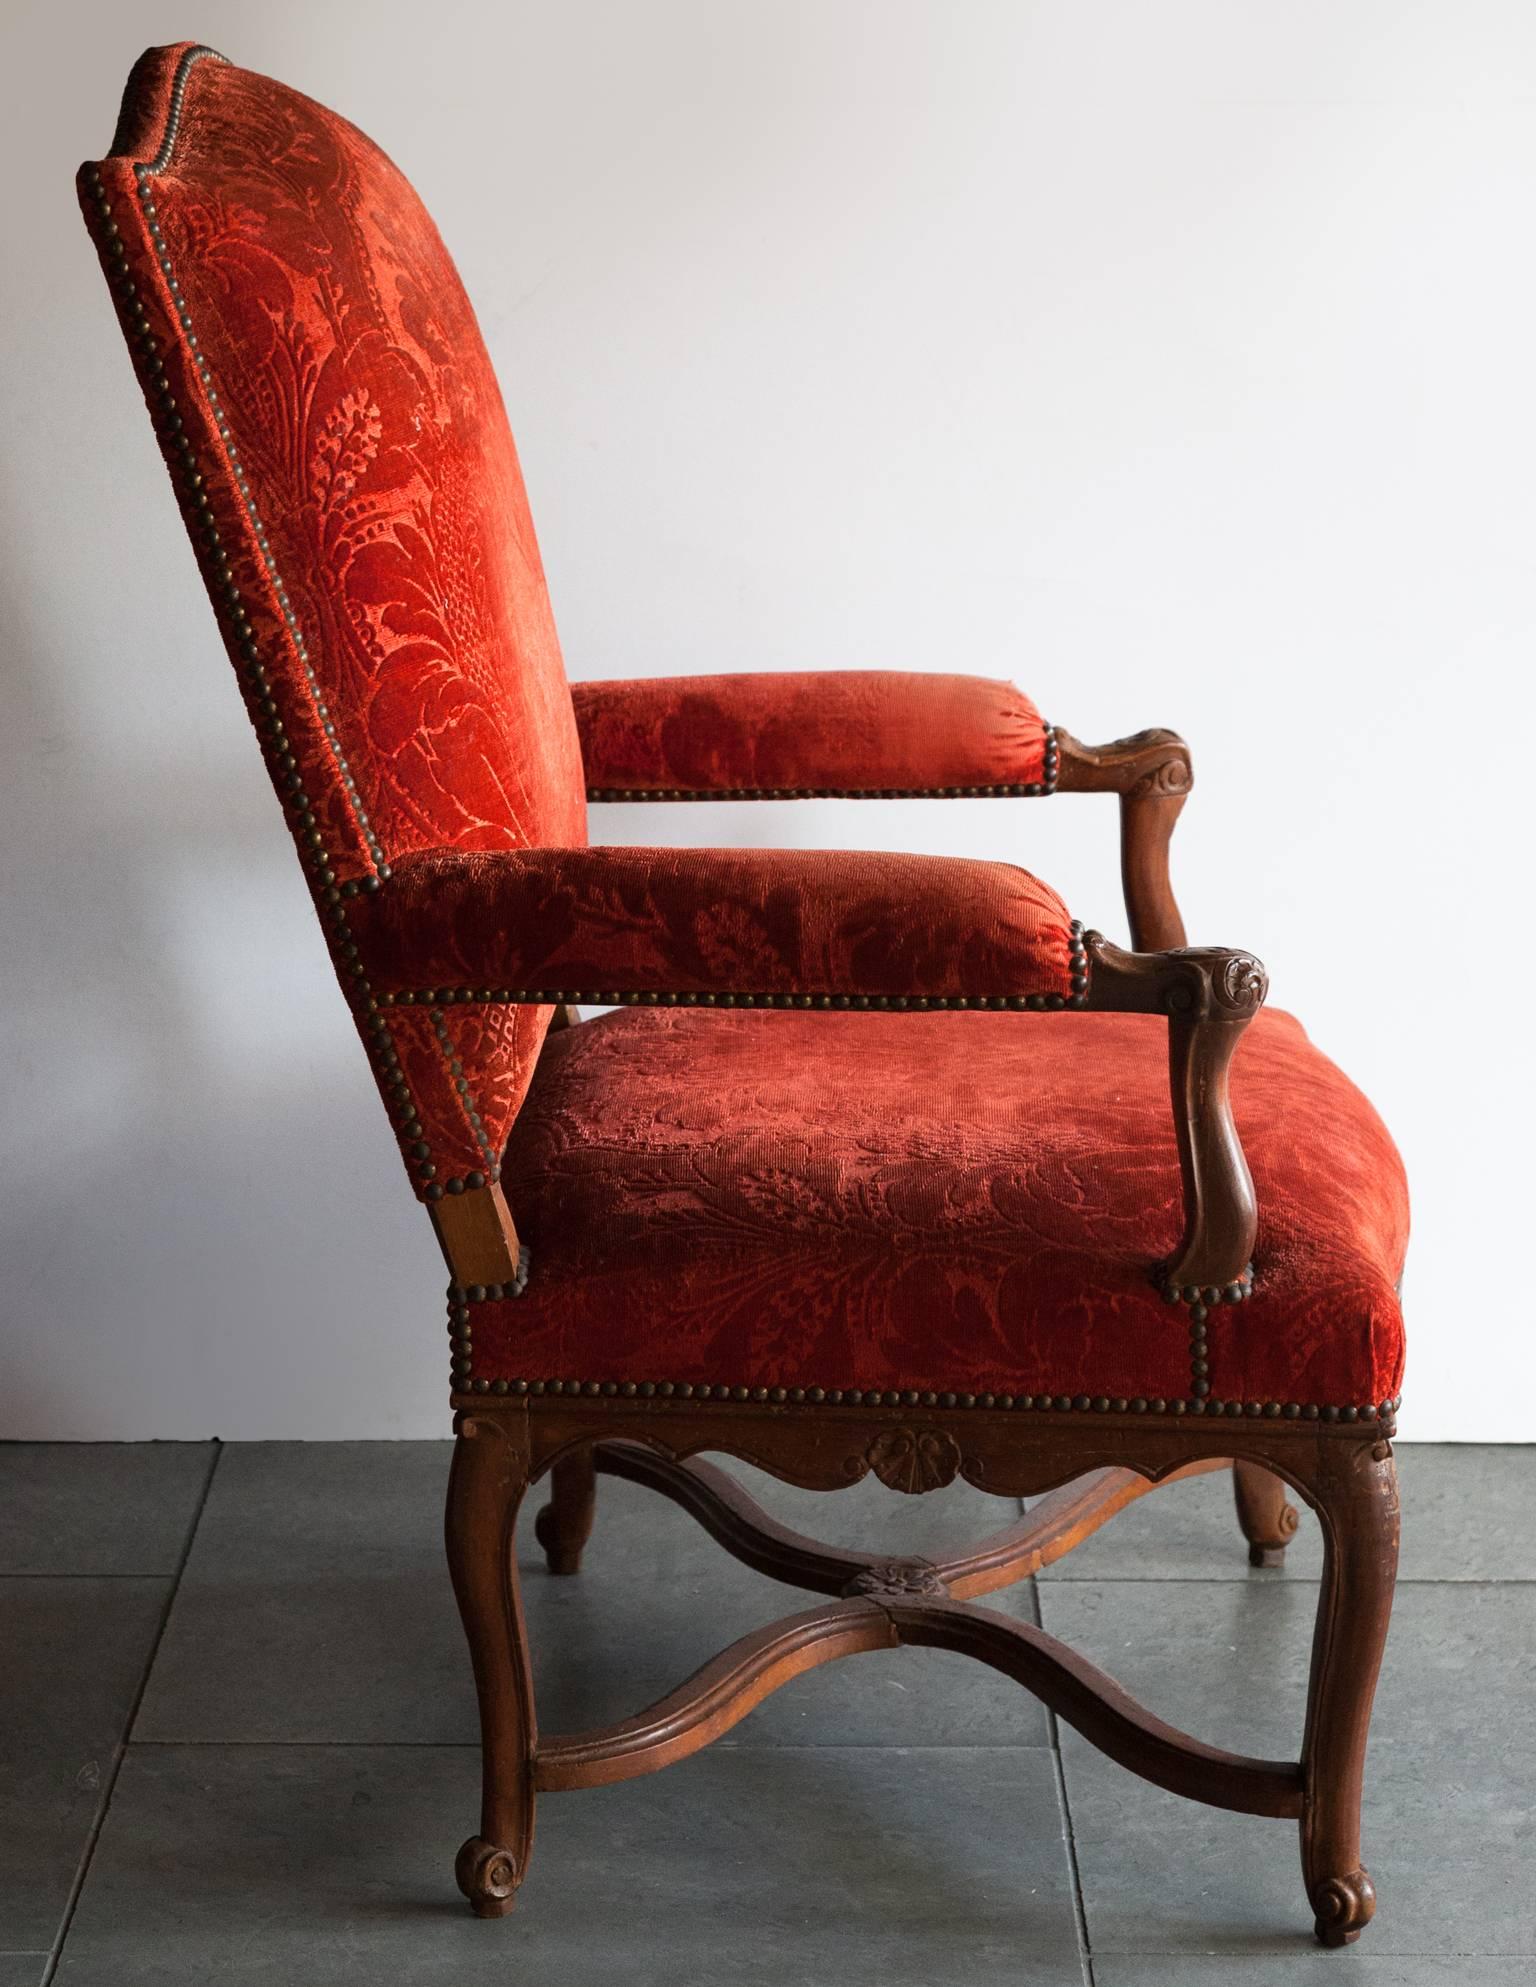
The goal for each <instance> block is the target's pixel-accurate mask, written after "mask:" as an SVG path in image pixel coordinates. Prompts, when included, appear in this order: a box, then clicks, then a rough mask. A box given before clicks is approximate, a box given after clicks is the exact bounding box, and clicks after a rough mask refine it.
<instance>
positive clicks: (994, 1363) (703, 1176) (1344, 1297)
mask: <svg viewBox="0 0 1536 1987" xmlns="http://www.w3.org/2000/svg"><path fill="white" fill-rule="evenodd" d="M1232 1084H1233V1094H1234V1098H1235V1102H1236V1110H1237V1121H1238V1125H1239V1128H1240V1130H1241V1133H1242V1137H1243V1141H1244V1144H1245V1146H1246V1148H1247V1153H1248V1158H1249V1162H1250V1164H1251V1166H1252V1169H1253V1176H1254V1181H1255V1184H1256V1187H1257V1190H1258V1202H1259V1218H1260V1230H1259V1243H1258V1249H1257V1252H1256V1256H1255V1272H1256V1277H1255V1294H1254V1295H1253V1297H1252V1298H1251V1299H1250V1300H1249V1301H1248V1302H1246V1303H1243V1304H1232V1305H1221V1306H1218V1307H1217V1308H1216V1309H1215V1310H1214V1311H1213V1312H1212V1314H1211V1319H1210V1323H1209V1326H1208V1343H1209V1346H1210V1352H1209V1366H1210V1373H1209V1384H1210V1386H1211V1389H1212V1392H1211V1402H1212V1404H1215V1403H1220V1404H1221V1406H1222V1409H1223V1411H1232V1412H1236V1411H1238V1408H1237V1407H1236V1405H1235V1404H1238V1403H1241V1404H1243V1411H1252V1412H1260V1413H1262V1412H1264V1411H1265V1409H1266V1406H1267V1405H1268V1404H1272V1405H1273V1407H1274V1411H1275V1412H1277V1413H1280V1412H1283V1411H1284V1409H1285V1408H1286V1407H1287V1406H1291V1407H1293V1408H1296V1409H1301V1410H1305V1409H1307V1408H1313V1409H1318V1410H1321V1409H1345V1410H1348V1411H1351V1412H1352V1411H1353V1410H1355V1409H1357V1408H1359V1407H1362V1406H1375V1405H1379V1404H1380V1403H1382V1402H1383V1401H1387V1400H1390V1399H1393V1398H1395V1396H1396V1394H1397V1392H1398V1388H1399V1383H1400V1379H1401V1371H1402V1356H1403V1334H1402V1316H1401V1312H1400V1310H1399V1306H1398V1301H1397V1296H1396V1291H1395V1287H1394V1286H1395V1284H1396V1281H1397V1279H1398V1277H1399V1275H1400V1272H1401V1269H1402V1262H1403V1252H1404V1248H1405V1245H1406V1241H1407V1221H1408V1217H1407V1196H1406V1189H1405V1186H1404V1181H1403V1174H1402V1167H1401V1164H1400V1162H1399V1160H1398V1158H1397V1155H1396V1153H1395V1151H1394V1150H1393V1147H1392V1143H1391V1141H1390V1139H1389V1138H1388V1136H1387V1133H1386V1131H1385V1129H1384V1128H1383V1126H1382V1124H1381V1121H1380V1119H1379V1118H1378V1117H1377V1116H1376V1114H1375V1112H1374V1111H1373V1110H1372V1109H1371V1107H1370V1105H1369V1104H1368V1103H1367V1102H1366V1100H1365V1099H1364V1098H1363V1097H1362V1096H1361V1095H1360V1093H1359V1091H1358V1090H1356V1089H1355V1088H1354V1086H1353V1085H1352V1084H1351V1083H1350V1082H1349V1081H1348V1079H1347V1078H1345V1077H1344V1076H1343V1075H1342V1074H1341V1073H1340V1072H1339V1071H1338V1070H1337V1069H1336V1068H1335V1067H1334V1066H1333V1064H1332V1063H1330V1062H1329V1061H1328V1060H1327V1058H1326V1057H1324V1056H1322V1055H1320V1054H1319V1053H1318V1052H1317V1050H1316V1049H1314V1048H1313V1047H1312V1046H1311V1044H1310V1043H1309V1042H1308V1040H1307V1038H1306V1036H1305V1034H1304V1033H1303V1032H1302V1030H1301V1028H1300V1026H1299V1025H1298V1024H1297V1023H1296V1022H1295V1021H1294V1020H1293V1019H1291V1017H1290V1016H1289V1015H1284V1014H1277V1013H1272V1012H1271V1013H1265V1014H1261V1015H1260V1016H1259V1018H1258V1019H1257V1021H1256V1022H1255V1023H1254V1024H1253V1026H1252V1027H1251V1028H1250V1029H1249V1030H1248V1033H1247V1035H1246V1037H1245V1039H1244V1041H1243V1044H1242V1046H1241V1048H1240V1049H1239V1051H1238V1055H1237V1059H1236V1062H1235V1064H1234V1066H1233V1075H1232ZM1298 1125H1304V1126H1305V1128H1306V1135H1305V1136H1304V1137H1298V1136H1297V1133H1296V1128H1297V1126H1298ZM503 1179H504V1184H505V1186H506V1191H507V1195H508V1198H509V1200H510V1201H511V1203H512V1205H513V1207H514V1208H515V1210H516V1213H517V1218H518V1226H519V1230H520V1232H521V1234H522V1236H523V1238H524V1240H525V1241H526V1242H528V1243H529V1244H530V1245H531V1251H532V1274H531V1276H530V1278H529V1281H528V1286H527V1289H526V1291H525V1292H524V1294H523V1295H522V1296H521V1297H518V1298H501V1299H499V1300H486V1301H474V1302H471V1303H470V1305H469V1313H470V1322H469V1333H470V1353H469V1360H470V1366H469V1372H470V1376H471V1380H472V1384H473V1385H474V1386H475V1387H477V1388H480V1389H482V1390H483V1389H485V1388H488V1387H491V1386H495V1385H497V1384H498V1383H503V1384H506V1383H510V1384H514V1385H515V1384H518V1383H525V1382H534V1383H541V1384H544V1383H548V1382H551V1381H556V1380H558V1381H560V1382H562V1383H572V1384H577V1383H592V1384H594V1385H601V1384H602V1383H605V1382H606V1383H616V1384H618V1385H620V1386H624V1385H626V1384H630V1385H635V1386H655V1385H659V1384H662V1383H665V1384H666V1385H668V1386H669V1387H676V1386H678V1385H686V1386H688V1387H690V1388H698V1387H701V1386H709V1387H712V1388H718V1387H722V1386H724V1387H730V1388H736V1387H742V1388H746V1389H752V1388H756V1387H766V1388H769V1389H772V1388H776V1387H782V1388H785V1389H793V1388H805V1389H810V1388H813V1387H819V1388H823V1389H834V1388H838V1389H852V1388H856V1389H860V1390H869V1389H881V1390H884V1389H896V1390H900V1391H903V1392H905V1391H916V1392H918V1393H921V1392H923V1391H926V1390H931V1391H935V1392H939V1393H945V1392H953V1393H957V1394H960V1395H978V1394H991V1395H997V1396H1003V1395H1006V1396H1009V1397H1020V1396H1026V1395H1027V1396H1029V1397H1030V1398H1031V1399H1032V1400H1034V1401H1035V1402H1036V1403H1037V1404H1039V1405H1041V1406H1043V1405H1045V1401H1046V1397H1049V1398H1051V1399H1053V1400H1055V1401H1056V1402H1057V1404H1058V1405H1069V1404H1070V1403H1071V1401H1072V1400H1073V1399H1076V1400H1077V1402H1078V1403H1079V1404H1080V1405H1082V1406H1085V1407H1087V1406H1091V1405H1092V1404H1093V1403H1094V1402H1099V1403H1102V1404H1104V1405H1110V1404H1113V1403H1114V1402H1116V1401H1119V1402H1132V1403H1134V1402H1141V1403H1143V1404H1146V1405H1156V1406H1157V1407H1159V1408H1162V1409H1165V1410H1166V1409H1168V1408H1172V1409H1173V1410H1174V1411H1177V1409H1178V1407H1179V1406H1180V1405H1182V1406H1183V1407H1185V1408H1186V1409H1189V1408H1192V1406H1193V1404H1194V1402H1195V1401H1196V1399H1197V1395H1196V1392H1195V1388H1194V1380H1195V1378H1196V1377H1197V1376H1195V1375H1194V1374H1193V1373H1192V1371H1191V1364H1190V1360H1191V1354H1190V1345H1189V1317H1188V1313H1187V1311H1186V1310H1185V1308H1184V1307H1183V1306H1182V1305H1180V1304H1169V1303H1167V1302H1166V1301H1165V1300H1164V1299H1163V1298H1162V1297H1161V1295H1160V1294H1159V1293H1158V1291H1157V1290H1156V1289H1155V1288H1154V1287H1153V1284H1152V1282H1151V1280H1150V1277H1149V1267H1148V1266H1149V1265H1150V1264H1152V1263H1154V1262H1155V1261H1156V1260H1157V1259H1158V1258H1159V1257H1160V1256H1163V1255H1166V1253H1167V1252H1168V1251H1169V1250H1170V1249H1171V1248H1172V1247H1173V1245H1174V1243H1175V1242H1176V1241H1177V1239H1178V1234H1179V1226H1180V1218H1181V1201H1180V1189H1179V1172H1178V1163H1177V1159H1176V1156H1175V1150H1174V1141H1173V1130H1172V1126H1171V1123H1170V1119H1169V1110H1168V1087H1167V1028H1166V1024H1165V1023H1163V1022H1161V1021H1159V1020H1157V1019H1155V1018H1153V1017H1151V1016H1142V1015H1108V1014H1098V1013H1088V1014H1071V1015H1062V1016H1055V1017H1044V1016H1030V1017H1023V1016H1017V1015H1011V1014H938V1015H905V1016H897V1015H867V1014H861V1015H850V1014H816V1015H802V1014H762V1013H745V1014H743V1013H733V1014H728V1015H726V1014H705V1013H700V1012H688V1011H675V1012H668V1013H652V1012H635V1011H627V1012H624V1013H620V1014H616V1015H610V1016H608V1017H607V1018H605V1019H601V1020H597V1021H593V1022H588V1023H586V1024H584V1025H583V1026H581V1027H579V1028H573V1029H570V1030H568V1031H566V1032H565V1033H563V1034H560V1035H556V1036H551V1037H550V1039H549V1042H548V1045H547V1047H546V1050H545V1053H544V1057H543V1059H542V1061H541V1063H540V1067H539V1073H538V1075H537V1077H536V1079H535V1081H534V1085H533V1089H532V1092H531V1094H530V1096H529V1099H528V1103H527V1105H526V1107H525V1109H524V1111H523V1113H522V1116H521V1117H520V1118H519V1120H518V1123H517V1126H516V1128H515V1130H514V1132H513V1135H512V1139H511V1143H510V1145H509V1147H508V1150H507V1154H506V1162H505V1169H504V1174H503ZM471 1296H472V1297H473V1296H474V1293H471ZM1249 1403H1252V1404H1253V1406H1252V1408H1251V1409H1250V1408H1249V1406H1248V1404H1249ZM1201 1411H1202V1412H1206V1411H1209V1409H1208V1408H1206V1407H1204V1406H1202V1408H1201Z"/></svg>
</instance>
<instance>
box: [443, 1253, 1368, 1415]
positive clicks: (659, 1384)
mask: <svg viewBox="0 0 1536 1987" xmlns="http://www.w3.org/2000/svg"><path fill="white" fill-rule="evenodd" d="M518 1262H519V1265H520V1269H519V1275H518V1279H517V1281H516V1282H515V1283H511V1284H499V1283H493V1284H481V1283H472V1284H461V1283H450V1284H449V1286H448V1336H449V1338H450V1340H451V1341H452V1344H453V1362H452V1378H453V1389H454V1391H455V1392H456V1393H460V1394H519V1395H524V1394H526V1395H536V1396H543V1395H562V1394H563V1395H565V1396H567V1397H569V1396H572V1395H577V1394H580V1395H585V1396H587V1397H588V1398H592V1397H596V1396H603V1397H606V1398H609V1399H613V1398H616V1397H617V1398H622V1399H624V1400H637V1399H638V1400H677V1401H687V1400H694V1401H753V1402H757V1403H762V1402H765V1401H767V1402H771V1403H774V1404H775V1405H780V1404H783V1403H784V1402H788V1403H790V1404H791V1405H793V1406H795V1407H799V1406H802V1405H805V1406H811V1407H929V1408H935V1407H937V1408H992V1409H1003V1410H1006V1411H1011V1412H1013V1413H1027V1412H1029V1411H1031V1410H1033V1411H1034V1412H1037V1413H1045V1414H1154V1415H1171V1416H1173V1417H1174V1418H1175V1419H1178V1418H1179V1417H1181V1416H1183V1415H1190V1414H1193V1415H1210V1416H1214V1417H1217V1418H1219V1417H1220V1416H1222V1415H1227V1416H1229V1417H1246V1418H1248V1419H1249V1420H1256V1419H1259V1418H1260V1417H1262V1418H1264V1419H1266V1420H1270V1421H1276V1420H1281V1419H1283V1420H1286V1421H1326V1422H1370V1423H1378V1424H1379V1425H1380V1432H1381V1433H1382V1434H1384V1435H1392V1434H1395V1433H1396V1428H1397V1422H1396V1415H1397V1410H1398V1408H1399V1407H1401V1406H1402V1399H1403V1397H1402V1395H1401V1394H1399V1395H1397V1396H1396V1397H1395V1399H1392V1400H1387V1401H1381V1402H1379V1403H1378V1404H1375V1405H1370V1406H1365V1407H1321V1406H1319V1405H1318V1404H1317V1403H1316V1402H1307V1403H1305V1404H1303V1403H1302V1402H1300V1401H1246V1402H1245V1401H1207V1400H1168V1399H1164V1398H1163V1397H1161V1396H1159V1397H1157V1398H1156V1399H1150V1398H1148V1397H1146V1396H1144V1395H1140V1394H1138V1395H1137V1396H1136V1397H1135V1398H1134V1399H1132V1398H1129V1397H1127V1396H1125V1395H1123V1394H1122V1395H1117V1396H1114V1397H1111V1396H1110V1395H1108V1394H1097V1395H1090V1394H1075V1395H1073V1394H989V1393H981V1394H970V1393H950V1392H943V1393H940V1392H938V1391H936V1390H935V1389H932V1388H927V1389H923V1390H919V1389H918V1388H916V1387H906V1388H899V1389H898V1388H895V1387H886V1388H880V1387H869V1388H863V1387H742V1386H735V1387H732V1386H723V1385H722V1386H716V1385H713V1384H711V1383H710V1382H709V1381H699V1382H694V1381H689V1380H679V1381H673V1380H483V1379H476V1378H475V1377H474V1373H473V1357H472V1355H473V1350H474V1345H473V1333H472V1331H471V1325H470V1319H471V1307H472V1306H473V1305H476V1304H495V1303H499V1302H502V1301H503V1300H505V1299H507V1298H512V1297H521V1296H522V1294H523V1292H524V1290H525V1289H526V1288H527V1286H528V1270H529V1252H528V1250H527V1249H526V1248H525V1247H521V1246H520V1247H519V1249H518Z"/></svg>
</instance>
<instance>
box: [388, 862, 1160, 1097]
mask: <svg viewBox="0 0 1536 1987" xmlns="http://www.w3.org/2000/svg"><path fill="white" fill-rule="evenodd" d="M352 922H353V930H354V931H355V932H356V934H357V937H358V940H359V943H360V945H361V948H362V957H363V960H364V962H365V964H366V966H367V970H368V976H369V981H370V984H371V985H372V986H373V988H374V989H375V992H376V993H385V992H394V991H397V990H400V989H404V990H407V991H412V992H414V991H418V990H423V989H444V988H447V989H453V990H457V989H467V990H470V991H490V992H496V991H503V992H507V991H510V992H517V991H519V990H522V991H524V992H527V991H530V990H531V991H534V992H541V991H562V992H566V993H577V992H580V993H585V994H586V995H587V996H588V997H589V998H592V997H595V996H596V995H597V994H598V993H599V992H601V991H604V990H613V991H614V992H615V993H637V992H638V993H648V992H654V993H658V994H667V993H685V994H686V993H697V992H710V993H721V994H724V993H744V994H751V993H767V994H784V995H793V994H821V993H826V994H847V995H871V996H921V997H928V998H942V999H968V1000H980V999H999V1000H1001V999H1006V998H1010V997H1014V998H1017V997H1021V996H1026V995H1030V994H1035V995H1041V996H1054V997H1056V998H1057V999H1066V998H1068V997H1069V996H1070V995H1071V994H1072V993H1074V992H1076V991H1081V990H1082V989H1083V988H1084V987H1086V985H1087V980H1086V976H1085V975H1084V974H1083V973H1081V972H1079V973H1076V975H1075V973H1074V964H1073V954H1072V946H1073V940H1072V928H1071V922H1070V920H1069V918H1068V915H1067V910H1066V906H1065V905H1064V904H1063V903H1062V901H1061V899H1060V898H1059V897H1058V896H1057V895H1056V893H1055V891H1054V890H1052V889H1050V888H1049V887H1048V886H1047V885H1046V884H1044V883H1042V882H1040V880H1039V879H1038V878H1037V877H1034V876H1031V875H1030V873H1029V872H1028V871H1027V870H1023V869H1016V868H1013V867H1011V866H1010V865H1009V864H1007V863H1000V862H967V861H963V860H960V859H957V858H954V857H942V856H905V855H881V854H861V853H857V852H845V851H842V850H832V851H828V850H798V849H646V848H594V849H528V850H523V851H521V852H519V853H517V854H515V855H512V854H509V855H447V856H439V855H416V856H409V857H407V858H406V859H405V860H404V861H402V862H401V863H399V864H397V865H396V868H395V873H394V875H393V876H392V877H391V879H390V883H389V886H388V888H387V889H386V890H383V891H381V892H380V893H379V894H378V895H377V896H376V897H372V898H369V899H367V900H366V901H363V902H360V903H359V905H358V908H357V910H356V912H355V914H354V917H353V921H352ZM1080 958H1081V955H1079V959H1080ZM1165 1110H1166V1102H1165Z"/></svg>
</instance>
